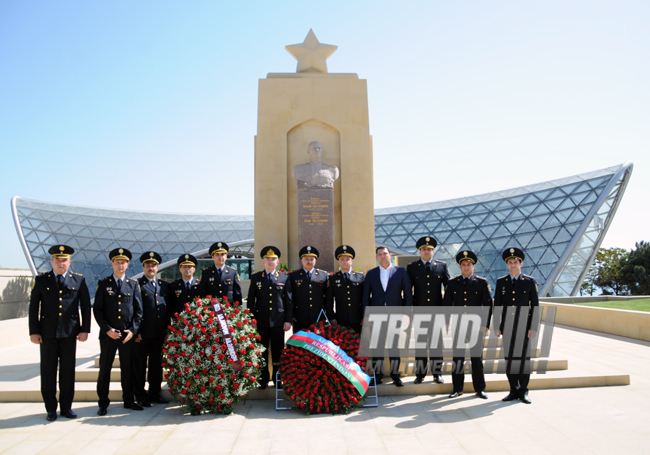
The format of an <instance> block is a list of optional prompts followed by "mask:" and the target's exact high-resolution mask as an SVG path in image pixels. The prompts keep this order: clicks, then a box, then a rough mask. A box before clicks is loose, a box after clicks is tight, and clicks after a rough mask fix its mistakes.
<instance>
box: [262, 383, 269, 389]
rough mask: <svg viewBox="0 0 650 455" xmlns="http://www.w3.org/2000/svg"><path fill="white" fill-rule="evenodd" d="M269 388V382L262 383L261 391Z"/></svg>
mask: <svg viewBox="0 0 650 455" xmlns="http://www.w3.org/2000/svg"><path fill="white" fill-rule="evenodd" d="M268 386H269V383H268V382H260V389H262V390H266V388H267V387H268Z"/></svg>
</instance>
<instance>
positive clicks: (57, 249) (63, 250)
mask: <svg viewBox="0 0 650 455" xmlns="http://www.w3.org/2000/svg"><path fill="white" fill-rule="evenodd" d="M47 252H48V253H50V254H51V255H52V257H53V258H62V259H68V258H69V257H70V256H71V255H72V253H74V248H72V247H71V246H68V245H54V246H53V247H51V248H50V249H49V250H47Z"/></svg>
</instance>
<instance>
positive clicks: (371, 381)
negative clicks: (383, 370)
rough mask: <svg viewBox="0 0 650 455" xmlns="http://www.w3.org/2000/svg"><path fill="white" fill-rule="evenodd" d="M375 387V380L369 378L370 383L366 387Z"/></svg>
mask: <svg viewBox="0 0 650 455" xmlns="http://www.w3.org/2000/svg"><path fill="white" fill-rule="evenodd" d="M374 386H375V378H370V382H369V383H368V387H374Z"/></svg>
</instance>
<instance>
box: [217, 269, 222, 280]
mask: <svg viewBox="0 0 650 455" xmlns="http://www.w3.org/2000/svg"><path fill="white" fill-rule="evenodd" d="M217 274H218V275H219V279H221V269H217Z"/></svg>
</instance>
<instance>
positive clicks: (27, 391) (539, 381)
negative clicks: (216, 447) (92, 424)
mask: <svg viewBox="0 0 650 455" xmlns="http://www.w3.org/2000/svg"><path fill="white" fill-rule="evenodd" d="M413 379H414V378H413V377H404V378H402V380H403V381H404V387H395V386H394V385H393V384H392V382H391V381H390V378H384V383H383V384H381V385H379V386H377V393H378V394H379V395H380V396H400V395H436V394H444V395H447V394H450V393H451V392H452V389H453V386H452V384H451V377H449V376H446V377H445V383H444V384H435V383H433V382H432V381H431V377H430V376H428V377H427V378H426V382H424V383H423V384H418V385H415V384H413ZM485 379H486V392H487V393H488V394H489V393H491V392H504V393H505V392H507V391H508V390H509V388H510V386H509V384H508V380H507V379H506V376H505V374H494V375H492V374H490V375H486V376H485ZM629 384H630V375H627V374H612V375H576V374H571V373H569V372H568V371H559V372H549V373H547V374H543V375H542V374H533V375H532V376H531V378H530V383H529V388H530V389H531V390H537V389H563V388H577V387H600V386H615V385H629ZM473 392H474V389H473V387H472V380H471V377H466V378H465V393H466V394H471V393H473ZM280 394H281V395H282V394H284V392H280ZM531 395H532V399H533V400H534V399H535V397H534V394H531ZM162 396H163V397H164V398H166V399H168V400H171V399H172V397H171V394H170V393H169V392H168V391H167V387H166V386H165V388H164V390H163V391H162ZM109 398H110V399H111V401H115V402H121V400H122V391H121V388H120V384H119V383H118V382H111V384H110V392H109ZM247 398H248V399H251V400H273V399H275V389H274V388H273V387H272V386H269V387H268V388H267V389H266V390H259V389H258V390H253V391H252V392H250V393H249V394H248V396H247ZM42 401H43V398H42V397H41V392H40V381H39V380H38V378H35V379H32V380H30V381H22V382H5V383H4V384H3V390H2V391H0V402H42ZM75 401H76V402H82V401H86V402H93V401H97V392H96V384H95V383H94V382H77V383H76V384H75ZM114 405H119V406H121V404H114ZM171 405H173V403H172V404H171ZM154 406H159V405H154ZM144 412H146V410H145V411H144Z"/></svg>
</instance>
